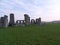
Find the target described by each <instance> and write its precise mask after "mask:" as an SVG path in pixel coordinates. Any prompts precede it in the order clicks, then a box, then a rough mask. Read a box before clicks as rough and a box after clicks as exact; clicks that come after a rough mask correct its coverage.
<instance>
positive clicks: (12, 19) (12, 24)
mask: <svg viewBox="0 0 60 45" xmlns="http://www.w3.org/2000/svg"><path fill="white" fill-rule="evenodd" d="M14 24H15V21H14V14H13V13H11V14H10V23H9V25H10V26H14Z"/></svg>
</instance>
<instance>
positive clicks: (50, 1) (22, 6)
mask: <svg viewBox="0 0 60 45" xmlns="http://www.w3.org/2000/svg"><path fill="white" fill-rule="evenodd" d="M10 13H14V14H15V20H21V19H24V14H25V13H26V14H28V15H29V16H30V17H31V19H32V18H33V19H35V18H39V17H41V18H42V21H53V20H60V0H0V17H1V16H4V15H8V16H9V14H10Z"/></svg>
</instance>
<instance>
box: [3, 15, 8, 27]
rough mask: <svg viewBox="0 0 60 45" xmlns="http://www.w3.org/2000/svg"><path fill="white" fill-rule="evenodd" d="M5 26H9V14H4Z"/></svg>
mask: <svg viewBox="0 0 60 45" xmlns="http://www.w3.org/2000/svg"><path fill="white" fill-rule="evenodd" d="M4 27H8V16H6V15H5V16H4Z"/></svg>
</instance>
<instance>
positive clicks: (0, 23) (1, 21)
mask: <svg viewBox="0 0 60 45" xmlns="http://www.w3.org/2000/svg"><path fill="white" fill-rule="evenodd" d="M0 27H8V16H6V15H5V16H4V17H1V18H0Z"/></svg>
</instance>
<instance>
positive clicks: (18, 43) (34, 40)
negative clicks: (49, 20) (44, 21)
mask: <svg viewBox="0 0 60 45" xmlns="http://www.w3.org/2000/svg"><path fill="white" fill-rule="evenodd" d="M0 45H60V24H48V25H44V26H25V27H8V28H0Z"/></svg>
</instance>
